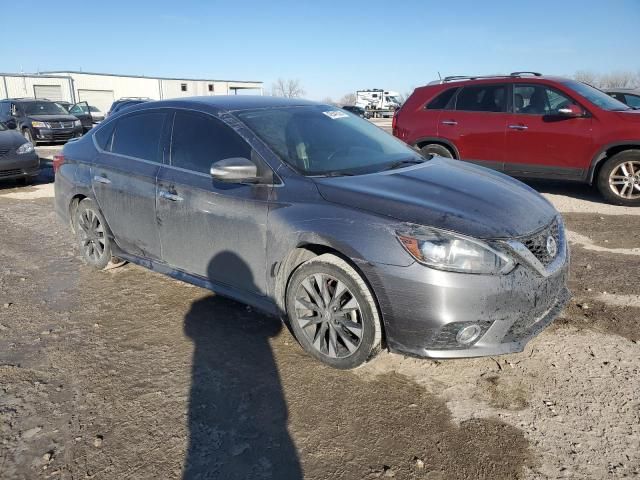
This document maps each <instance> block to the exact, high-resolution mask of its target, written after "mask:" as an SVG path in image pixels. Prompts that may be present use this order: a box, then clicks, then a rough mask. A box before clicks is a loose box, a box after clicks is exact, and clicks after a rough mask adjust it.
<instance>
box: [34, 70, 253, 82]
mask: <svg viewBox="0 0 640 480" xmlns="http://www.w3.org/2000/svg"><path fill="white" fill-rule="evenodd" d="M40 74H42V75H100V76H105V77H126V78H147V79H150V80H178V81H180V80H181V81H185V82H230V83H260V84H262V83H263V82H261V81H260V80H222V79H214V78H173V77H153V76H151V77H148V76H145V75H120V74H117V73H98V72H80V71H77V70H53V71H47V72H40V73H39V74H38V75H40Z"/></svg>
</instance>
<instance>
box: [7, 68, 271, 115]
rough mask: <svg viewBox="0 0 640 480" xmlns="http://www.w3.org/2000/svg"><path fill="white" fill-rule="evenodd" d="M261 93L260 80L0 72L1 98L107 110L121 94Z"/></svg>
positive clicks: (66, 72) (162, 97)
mask: <svg viewBox="0 0 640 480" xmlns="http://www.w3.org/2000/svg"><path fill="white" fill-rule="evenodd" d="M243 92H247V93H249V92H251V93H253V94H257V95H262V93H263V84H262V82H260V81H244V80H212V79H188V78H163V77H144V76H137V75H115V74H110V73H89V72H74V71H55V72H43V73H39V74H22V73H0V98H11V97H36V98H47V99H49V100H66V101H68V102H72V103H75V102H80V101H86V102H87V103H89V104H90V105H94V106H96V107H98V108H99V109H100V110H102V111H107V110H108V109H109V107H110V106H111V103H112V102H113V101H114V100H117V99H119V98H123V97H149V98H152V99H154V100H162V99H165V98H176V97H191V96H194V95H234V94H238V93H243Z"/></svg>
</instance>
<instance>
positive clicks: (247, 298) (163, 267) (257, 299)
mask: <svg viewBox="0 0 640 480" xmlns="http://www.w3.org/2000/svg"><path fill="white" fill-rule="evenodd" d="M117 250H119V251H118V252H117V253H116V252H114V255H115V256H117V257H120V258H122V259H123V260H126V261H127V262H131V263H134V264H136V265H140V266H141V267H145V268H148V269H149V270H151V271H154V272H158V273H162V274H164V275H167V276H169V277H171V278H175V279H176V280H180V281H182V282H186V283H191V284H192V285H196V286H198V287H201V288H206V289H207V290H211V291H212V292H214V293H216V294H218V295H221V296H223V297H227V298H230V299H232V300H235V301H237V302H240V303H244V304H247V305H250V306H252V307H254V308H256V309H258V310H260V311H262V312H264V313H266V314H268V315H274V316H281V312H280V309H279V308H278V307H277V305H276V304H275V302H274V301H273V300H272V299H271V298H269V297H264V296H260V295H255V294H253V293H249V292H243V291H239V290H238V289H236V288H233V287H230V286H228V285H225V284H223V283H218V282H212V281H211V280H209V279H207V278H204V277H201V276H199V275H193V274H190V273H186V272H183V271H182V270H178V269H175V268H173V267H170V266H169V265H167V264H165V263H161V262H157V261H154V260H149V259H147V258H141V257H137V256H135V255H130V254H128V253H122V252H121V251H120V249H117Z"/></svg>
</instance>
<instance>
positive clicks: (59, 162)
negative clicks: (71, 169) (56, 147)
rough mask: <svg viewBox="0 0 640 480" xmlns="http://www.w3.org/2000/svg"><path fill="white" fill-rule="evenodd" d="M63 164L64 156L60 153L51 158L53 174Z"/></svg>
mask: <svg viewBox="0 0 640 480" xmlns="http://www.w3.org/2000/svg"><path fill="white" fill-rule="evenodd" d="M63 163H64V155H62V154H61V153H60V154H58V155H54V156H53V173H56V172H57V171H58V169H59V168H60V167H61V166H62V164H63Z"/></svg>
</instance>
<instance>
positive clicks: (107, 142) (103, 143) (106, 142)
mask: <svg viewBox="0 0 640 480" xmlns="http://www.w3.org/2000/svg"><path fill="white" fill-rule="evenodd" d="M115 124H116V122H111V123H108V124H106V125H102V126H101V127H100V128H99V129H98V131H97V132H96V133H94V134H93V138H95V140H96V143H97V144H98V146H99V147H100V148H101V149H102V150H106V151H107V152H110V151H111V139H112V138H113V127H114V126H115Z"/></svg>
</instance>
